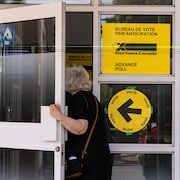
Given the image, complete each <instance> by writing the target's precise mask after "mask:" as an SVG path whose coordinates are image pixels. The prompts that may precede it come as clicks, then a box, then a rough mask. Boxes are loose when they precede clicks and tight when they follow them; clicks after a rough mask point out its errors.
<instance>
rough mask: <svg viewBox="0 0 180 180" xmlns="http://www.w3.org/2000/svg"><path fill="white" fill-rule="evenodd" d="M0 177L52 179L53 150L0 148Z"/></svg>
mask: <svg viewBox="0 0 180 180" xmlns="http://www.w3.org/2000/svg"><path fill="white" fill-rule="evenodd" d="M0 179H2V180H54V155H53V152H47V151H31V150H18V149H16V150H13V149H0Z"/></svg>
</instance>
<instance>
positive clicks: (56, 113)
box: [49, 104, 88, 135]
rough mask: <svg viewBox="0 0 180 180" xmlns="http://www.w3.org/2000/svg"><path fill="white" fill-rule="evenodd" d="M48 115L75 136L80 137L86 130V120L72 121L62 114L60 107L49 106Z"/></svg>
mask: <svg viewBox="0 0 180 180" xmlns="http://www.w3.org/2000/svg"><path fill="white" fill-rule="evenodd" d="M49 109H50V115H51V116H52V117H53V118H55V119H57V120H58V121H60V123H61V124H62V125H63V126H64V127H65V128H66V129H67V130H68V131H69V132H71V133H73V134H76V135H82V134H84V133H85V132H86V130H87V128H88V120H86V119H73V118H71V117H68V116H65V115H64V114H62V112H61V109H60V106H59V105H55V104H51V105H50V107H49Z"/></svg>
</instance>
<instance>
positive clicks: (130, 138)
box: [101, 84, 172, 144]
mask: <svg viewBox="0 0 180 180" xmlns="http://www.w3.org/2000/svg"><path fill="white" fill-rule="evenodd" d="M101 102H102V104H103V106H104V111H105V117H106V123H107V128H108V138H109V142H110V143H154V144H162V143H166V144H170V143H171V142H172V138H171V137H172V86H171V85H168V84H160V85H153V84H150V85H139V84H134V85H120V84H103V85H101Z"/></svg>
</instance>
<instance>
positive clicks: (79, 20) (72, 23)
mask: <svg viewBox="0 0 180 180" xmlns="http://www.w3.org/2000/svg"><path fill="white" fill-rule="evenodd" d="M92 24H93V16H92V13H89V12H88V13H81V12H78V13H73V12H68V13H66V64H67V65H72V64H80V65H82V66H84V67H85V68H86V70H87V71H88V73H89V76H90V79H91V80H92V77H93V75H92V74H93V72H92V69H93V68H92V57H93V48H92V47H93V45H92V44H93V42H92V39H93V38H92V37H93V36H92V32H93V28H92V27H93V26H92ZM82 27H83V28H82Z"/></svg>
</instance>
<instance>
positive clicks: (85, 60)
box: [66, 53, 92, 66]
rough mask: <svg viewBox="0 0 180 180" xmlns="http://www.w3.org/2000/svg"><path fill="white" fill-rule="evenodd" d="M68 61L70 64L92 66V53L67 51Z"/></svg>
mask: <svg viewBox="0 0 180 180" xmlns="http://www.w3.org/2000/svg"><path fill="white" fill-rule="evenodd" d="M66 63H67V64H68V65H70V64H71V65H72V64H80V65H82V66H92V54H91V53H66Z"/></svg>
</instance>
